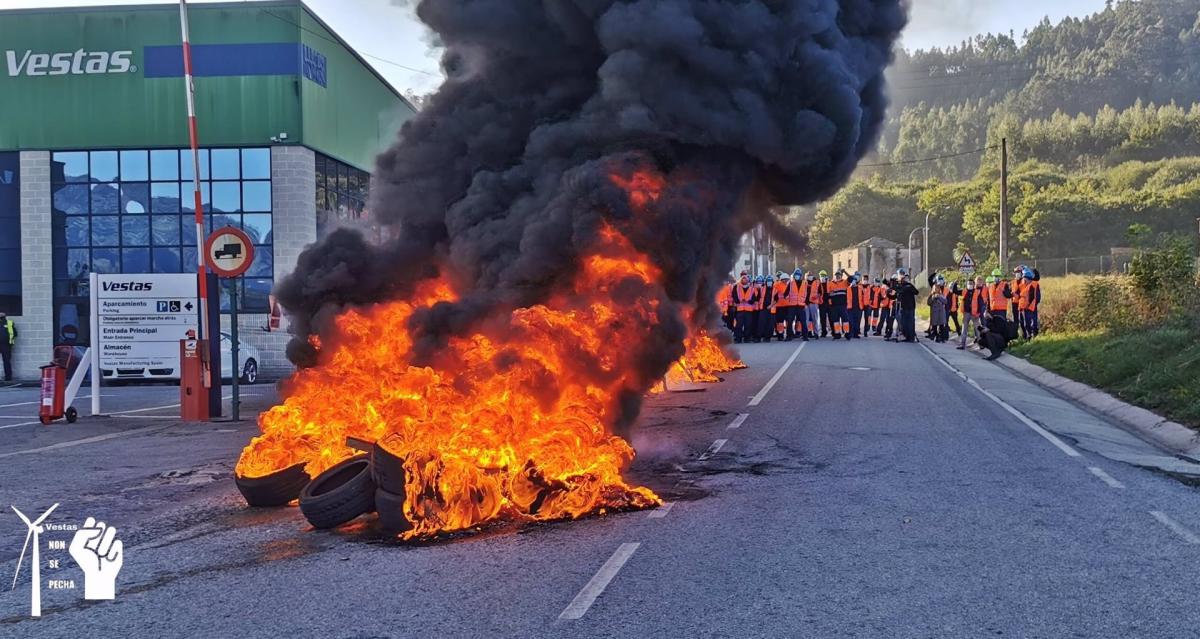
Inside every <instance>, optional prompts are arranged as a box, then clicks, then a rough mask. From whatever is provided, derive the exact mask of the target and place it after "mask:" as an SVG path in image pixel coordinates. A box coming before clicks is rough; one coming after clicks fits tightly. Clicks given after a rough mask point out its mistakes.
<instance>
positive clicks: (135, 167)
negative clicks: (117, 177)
mask: <svg viewBox="0 0 1200 639" xmlns="http://www.w3.org/2000/svg"><path fill="white" fill-rule="evenodd" d="M149 179H150V166H149V164H148V163H147V152H146V151H121V181H122V182H142V181H145V180H149Z"/></svg>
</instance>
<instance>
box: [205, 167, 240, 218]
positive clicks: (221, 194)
mask: <svg viewBox="0 0 1200 639" xmlns="http://www.w3.org/2000/svg"><path fill="white" fill-rule="evenodd" d="M214 166H215V164H214ZM212 198H213V199H212V202H213V210H214V211H216V212H218V213H237V212H238V211H240V210H241V208H242V188H241V183H240V182H213V183H212Z"/></svg>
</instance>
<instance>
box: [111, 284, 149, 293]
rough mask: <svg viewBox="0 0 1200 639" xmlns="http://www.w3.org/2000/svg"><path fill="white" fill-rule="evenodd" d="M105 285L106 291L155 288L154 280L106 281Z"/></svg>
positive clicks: (142, 290)
mask: <svg viewBox="0 0 1200 639" xmlns="http://www.w3.org/2000/svg"><path fill="white" fill-rule="evenodd" d="M103 286H104V290H105V291H118V292H122V293H131V292H138V291H141V292H145V291H152V290H154V283H153V282H104V284H103Z"/></svg>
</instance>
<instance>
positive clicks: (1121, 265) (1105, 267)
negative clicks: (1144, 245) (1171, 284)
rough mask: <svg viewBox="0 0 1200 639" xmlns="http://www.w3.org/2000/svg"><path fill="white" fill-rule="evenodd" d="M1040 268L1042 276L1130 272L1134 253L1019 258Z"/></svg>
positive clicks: (1029, 264) (1021, 262) (1021, 261)
mask: <svg viewBox="0 0 1200 639" xmlns="http://www.w3.org/2000/svg"><path fill="white" fill-rule="evenodd" d="M1012 261H1013V262H1017V263H1020V264H1027V265H1028V266H1031V267H1033V268H1035V269H1037V270H1038V272H1039V273H1041V275H1042V277H1060V276H1063V275H1111V274H1116V273H1128V272H1129V263H1130V262H1131V261H1133V255H1132V254H1130V255H1093V256H1089V257H1054V258H1038V259H1033V260H1030V259H1026V260H1017V259H1016V258H1014V259H1013V260H1012Z"/></svg>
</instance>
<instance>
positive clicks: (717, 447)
mask: <svg viewBox="0 0 1200 639" xmlns="http://www.w3.org/2000/svg"><path fill="white" fill-rule="evenodd" d="M728 442H729V440H728V439H718V440H717V441H715V442H713V443H712V446H709V447H708V450H706V451H704V452H703V453H700V457H699V460H700V461H704V460H706V459H708V458H709V457H712V456H713V455H716V454H717V453H719V452H721V447H722V446H724V445H725V444H726V443H728Z"/></svg>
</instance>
